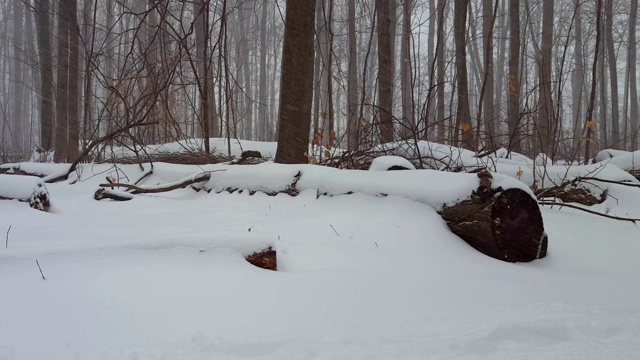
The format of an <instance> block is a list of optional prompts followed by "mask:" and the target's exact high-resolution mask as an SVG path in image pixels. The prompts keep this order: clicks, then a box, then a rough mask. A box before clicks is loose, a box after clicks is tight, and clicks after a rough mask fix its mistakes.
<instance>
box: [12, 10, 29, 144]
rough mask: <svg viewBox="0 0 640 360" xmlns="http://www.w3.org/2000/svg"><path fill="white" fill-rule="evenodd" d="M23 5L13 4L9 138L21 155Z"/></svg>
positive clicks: (22, 133)
mask: <svg viewBox="0 0 640 360" xmlns="http://www.w3.org/2000/svg"><path fill="white" fill-rule="evenodd" d="M23 15H24V4H23V3H22V1H14V2H13V71H12V72H13V74H11V75H13V76H12V95H13V99H12V103H11V107H12V119H11V120H12V121H11V123H12V126H11V134H12V135H13V136H11V138H12V140H13V141H12V142H11V143H12V147H13V150H14V152H16V153H21V152H22V151H24V150H25V149H24V131H23V129H24V126H25V123H26V121H25V120H26V119H25V114H24V112H23V102H24V101H25V99H24V98H25V95H26V94H25V91H24V83H25V81H24V80H25V79H24V78H23V76H22V75H23V71H22V68H23V67H24V63H25V57H24V55H23V53H24V49H25V46H24V36H23V34H24V33H23V30H24V27H23V19H24V17H23Z"/></svg>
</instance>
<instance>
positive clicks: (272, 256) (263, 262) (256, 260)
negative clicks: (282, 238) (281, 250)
mask: <svg viewBox="0 0 640 360" xmlns="http://www.w3.org/2000/svg"><path fill="white" fill-rule="evenodd" d="M246 259H247V261H248V262H249V263H251V264H252V265H254V266H257V267H259V268H263V269H267V270H274V271H276V270H278V259H277V254H276V251H275V250H273V248H271V247H269V248H267V249H264V250H262V251H258V252H255V253H253V254H251V255H249V256H247V257H246Z"/></svg>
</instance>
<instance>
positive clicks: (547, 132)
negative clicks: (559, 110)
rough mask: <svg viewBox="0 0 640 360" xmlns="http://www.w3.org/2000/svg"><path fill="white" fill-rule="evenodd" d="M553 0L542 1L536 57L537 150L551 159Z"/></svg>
mask: <svg viewBox="0 0 640 360" xmlns="http://www.w3.org/2000/svg"><path fill="white" fill-rule="evenodd" d="M553 3H554V1H553V0H543V1H542V44H541V47H540V56H539V58H538V68H539V70H538V86H539V94H540V95H539V96H540V98H539V104H540V105H539V107H538V122H537V124H536V125H537V126H536V129H537V137H538V138H537V139H536V140H537V142H538V148H537V150H538V152H540V153H545V154H547V155H548V156H550V157H551V158H552V159H553V157H554V155H555V146H556V144H555V136H554V135H555V125H554V116H553V100H552V98H551V62H552V60H553V59H552V57H551V56H552V49H553Z"/></svg>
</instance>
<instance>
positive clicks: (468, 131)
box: [453, 0, 475, 150]
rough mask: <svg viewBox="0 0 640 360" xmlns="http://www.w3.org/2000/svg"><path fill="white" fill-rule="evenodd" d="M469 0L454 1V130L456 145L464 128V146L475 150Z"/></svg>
mask: <svg viewBox="0 0 640 360" xmlns="http://www.w3.org/2000/svg"><path fill="white" fill-rule="evenodd" d="M468 8H469V0H455V2H454V19H453V20H454V25H453V27H454V35H455V43H456V78H457V93H458V109H457V112H456V128H455V130H454V139H453V142H454V145H455V144H457V142H458V136H459V133H460V130H462V146H463V147H464V148H465V149H469V150H475V141H474V137H473V130H472V126H471V113H470V111H469V85H468V75H467V49H466V36H465V35H466V29H467V25H466V22H467V9H468Z"/></svg>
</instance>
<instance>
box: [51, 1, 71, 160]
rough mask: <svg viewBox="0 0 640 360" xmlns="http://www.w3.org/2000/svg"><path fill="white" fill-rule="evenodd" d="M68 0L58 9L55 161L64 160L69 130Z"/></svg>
mask: <svg viewBox="0 0 640 360" xmlns="http://www.w3.org/2000/svg"><path fill="white" fill-rule="evenodd" d="M70 3H71V1H70V0H61V1H60V5H59V9H58V76H57V79H56V80H57V87H56V92H57V93H56V152H55V155H54V161H55V162H66V161H67V154H68V151H67V150H68V148H67V146H68V132H69V114H68V108H69V106H68V104H69V30H70V29H69V21H70V16H69V11H70V8H71V5H70Z"/></svg>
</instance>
